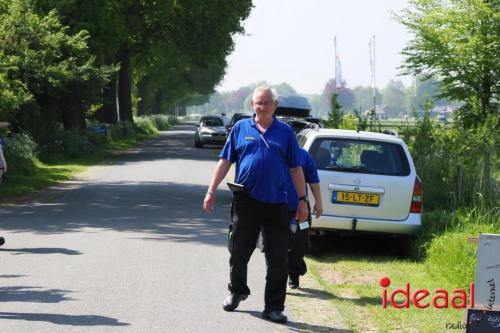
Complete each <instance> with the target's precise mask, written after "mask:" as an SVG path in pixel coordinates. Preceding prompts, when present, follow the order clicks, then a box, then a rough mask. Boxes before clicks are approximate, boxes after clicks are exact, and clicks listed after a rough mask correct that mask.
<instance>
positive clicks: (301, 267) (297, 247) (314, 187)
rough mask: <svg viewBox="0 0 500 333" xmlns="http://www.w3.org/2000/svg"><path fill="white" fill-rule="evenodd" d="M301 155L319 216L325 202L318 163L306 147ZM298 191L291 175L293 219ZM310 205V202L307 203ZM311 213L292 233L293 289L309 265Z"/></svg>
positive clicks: (314, 211)
mask: <svg viewBox="0 0 500 333" xmlns="http://www.w3.org/2000/svg"><path fill="white" fill-rule="evenodd" d="M300 156H301V163H300V165H301V166H302V170H303V171H304V177H305V180H306V183H307V184H309V188H310V189H311V192H312V194H313V196H314V207H313V209H312V212H311V213H312V214H314V215H315V217H316V218H319V217H320V216H321V214H323V202H322V201H321V191H320V187H319V177H318V170H317V169H316V163H315V162H314V160H313V158H312V157H311V155H310V154H309V153H308V152H307V151H306V150H304V149H302V148H300ZM297 204H298V200H297V192H295V188H294V186H293V182H292V179H291V178H290V177H289V181H288V217H289V218H290V219H291V218H293V217H294V216H295V214H296V211H295V210H296V209H297ZM307 204H308V207H309V202H308V203H307ZM311 220H312V219H311V214H309V215H308V217H307V220H306V221H304V222H303V223H299V224H298V226H297V228H296V230H295V232H293V234H292V239H293V242H292V247H291V249H290V251H288V275H289V280H288V285H289V286H290V288H292V289H297V288H298V287H299V277H300V276H301V275H304V274H306V273H307V265H306V262H305V261H304V255H305V253H306V251H307V249H308V248H309V230H310V226H311Z"/></svg>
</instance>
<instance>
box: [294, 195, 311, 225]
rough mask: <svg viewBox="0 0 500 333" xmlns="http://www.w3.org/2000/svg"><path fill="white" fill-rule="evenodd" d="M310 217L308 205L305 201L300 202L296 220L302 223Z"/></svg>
mask: <svg viewBox="0 0 500 333" xmlns="http://www.w3.org/2000/svg"><path fill="white" fill-rule="evenodd" d="M308 215H309V210H308V209H307V203H306V202H305V201H304V200H299V205H298V206H297V212H296V213H295V218H296V219H297V221H299V222H300V223H301V222H303V221H305V220H307V216H308Z"/></svg>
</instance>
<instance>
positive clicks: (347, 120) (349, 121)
mask: <svg viewBox="0 0 500 333" xmlns="http://www.w3.org/2000/svg"><path fill="white" fill-rule="evenodd" d="M356 119H357V118H356V116H355V115H353V114H352V113H348V114H346V115H344V116H343V117H342V121H341V122H340V127H339V128H342V129H350V130H355V129H357V125H356Z"/></svg>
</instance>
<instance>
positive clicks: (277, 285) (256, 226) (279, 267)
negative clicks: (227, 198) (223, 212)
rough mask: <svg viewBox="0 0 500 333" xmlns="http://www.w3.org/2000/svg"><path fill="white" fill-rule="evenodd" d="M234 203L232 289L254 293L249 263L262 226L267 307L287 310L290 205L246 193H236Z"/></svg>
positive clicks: (238, 291) (242, 292) (245, 293)
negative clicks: (250, 286) (259, 199)
mask: <svg viewBox="0 0 500 333" xmlns="http://www.w3.org/2000/svg"><path fill="white" fill-rule="evenodd" d="M233 204H234V208H233V217H232V220H233V221H232V222H233V227H232V228H233V230H232V231H233V234H232V239H231V241H230V242H231V243H230V251H231V257H230V259H229V265H230V274H229V275H230V280H231V283H230V284H229V285H228V288H229V291H230V292H232V293H235V294H240V295H249V294H250V289H249V288H248V285H247V267H248V262H249V260H250V257H251V255H252V253H253V251H254V250H255V244H256V242H257V238H258V237H259V232H260V230H261V227H262V230H263V233H264V247H265V249H266V251H265V256H266V266H267V275H266V288H265V291H264V302H265V307H264V311H283V310H284V308H285V297H286V281H287V274H288V262H287V261H288V260H287V259H288V242H289V226H288V213H287V205H286V204H269V203H264V202H260V201H257V200H254V199H252V198H251V197H249V196H248V195H246V194H243V193H234V202H233Z"/></svg>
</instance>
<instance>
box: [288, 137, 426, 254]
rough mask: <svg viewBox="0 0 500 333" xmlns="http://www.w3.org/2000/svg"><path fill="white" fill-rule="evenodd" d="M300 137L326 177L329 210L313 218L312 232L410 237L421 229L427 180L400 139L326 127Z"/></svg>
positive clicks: (323, 182)
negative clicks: (421, 180) (423, 182)
mask: <svg viewBox="0 0 500 333" xmlns="http://www.w3.org/2000/svg"><path fill="white" fill-rule="evenodd" d="M297 138H298V140H299V144H300V145H301V146H302V147H303V148H304V149H306V150H307V151H308V152H309V153H310V154H311V156H312V157H313V159H314V160H315V161H316V167H317V168H318V175H319V179H320V186H321V195H322V200H323V209H324V212H323V216H321V217H320V218H319V219H313V221H312V228H311V235H313V236H321V235H323V234H325V233H327V232H337V233H346V232H348V233H349V234H356V233H371V234H380V235H393V236H402V237H401V239H405V240H406V238H407V237H405V236H410V235H414V234H416V233H418V231H419V230H420V228H421V213H422V185H421V182H420V179H419V177H418V176H417V173H416V171H415V166H414V164H413V161H412V158H411V156H410V152H409V150H408V148H407V147H406V145H405V143H404V142H403V141H402V140H401V139H400V138H398V137H396V136H394V135H388V134H381V133H372V132H362V131H361V132H357V131H351V130H338V129H323V128H319V129H308V130H304V131H302V132H300V133H299V134H298V136H297ZM310 200H311V201H312V203H313V202H314V198H310ZM315 239H317V238H316V237H311V242H314V240H315ZM312 246H313V247H314V243H313V244H312Z"/></svg>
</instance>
